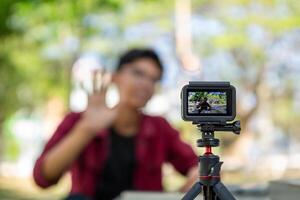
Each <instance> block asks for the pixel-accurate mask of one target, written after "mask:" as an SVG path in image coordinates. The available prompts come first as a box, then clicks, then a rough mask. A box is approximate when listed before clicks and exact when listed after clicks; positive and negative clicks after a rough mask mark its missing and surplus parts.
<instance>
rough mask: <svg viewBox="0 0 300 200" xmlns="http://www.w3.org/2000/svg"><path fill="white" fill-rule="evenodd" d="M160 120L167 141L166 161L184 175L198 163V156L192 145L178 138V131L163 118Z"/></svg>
mask: <svg viewBox="0 0 300 200" xmlns="http://www.w3.org/2000/svg"><path fill="white" fill-rule="evenodd" d="M162 121H163V122H162V123H163V125H162V126H163V131H164V134H165V136H166V138H165V139H166V143H167V161H168V162H170V163H171V164H172V165H173V166H174V167H175V169H176V170H177V171H178V172H180V173H181V174H183V175H186V174H187V173H188V171H189V169H191V168H192V167H195V166H197V165H198V157H197V155H196V154H195V152H194V151H193V149H192V147H191V146H190V145H188V144H187V143H185V142H184V141H182V140H181V139H180V137H179V132H178V131H177V130H175V129H174V128H172V127H171V125H170V124H169V123H168V122H167V121H166V120H165V119H163V120H162Z"/></svg>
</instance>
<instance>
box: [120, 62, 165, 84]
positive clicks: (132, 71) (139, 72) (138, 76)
mask: <svg viewBox="0 0 300 200" xmlns="http://www.w3.org/2000/svg"><path fill="white" fill-rule="evenodd" d="M124 70H125V68H124ZM126 71H128V72H129V73H130V74H131V75H133V76H134V78H136V79H138V80H139V81H142V80H148V81H150V82H151V83H152V84H156V83H158V82H159V81H160V77H159V78H157V77H153V76H150V75H148V74H147V73H145V72H143V71H142V70H140V69H137V68H135V67H134V66H132V67H128V68H127V69H126Z"/></svg>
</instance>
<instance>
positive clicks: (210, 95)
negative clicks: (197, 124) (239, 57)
mask: <svg viewBox="0 0 300 200" xmlns="http://www.w3.org/2000/svg"><path fill="white" fill-rule="evenodd" d="M226 100H227V95H226V92H218V91H214V92H213V91H193V92H192V91H189V92H188V114H192V115H195V114H196V115H197V114H199V115H201V114H204V115H210V114H227V101H226Z"/></svg>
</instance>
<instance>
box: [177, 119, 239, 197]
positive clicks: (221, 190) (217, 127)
mask: <svg viewBox="0 0 300 200" xmlns="http://www.w3.org/2000/svg"><path fill="white" fill-rule="evenodd" d="M197 127H198V129H199V130H200V131H201V132H202V138H201V139H199V140H198V141H197V146H198V147H205V153H204V154H203V155H202V156H199V167H200V169H199V171H200V176H199V179H200V181H199V182H197V183H195V184H194V185H193V187H192V188H191V189H190V190H189V191H188V192H187V193H186V194H185V195H184V197H183V198H182V200H192V199H195V198H196V197H197V196H198V195H199V193H200V192H201V191H203V200H235V198H234V197H233V195H232V194H231V193H230V192H229V191H228V189H227V188H226V187H225V185H224V184H223V183H222V182H221V181H220V179H221V176H220V171H221V166H222V164H223V162H220V157H219V156H217V155H214V154H213V153H212V147H217V146H219V140H218V139H216V138H214V131H230V132H233V133H235V134H239V133H240V131H241V126H240V122H239V121H236V122H233V123H229V124H226V123H225V124H221V123H216V124H214V123H203V124H198V125H197Z"/></svg>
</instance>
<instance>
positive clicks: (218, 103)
mask: <svg viewBox="0 0 300 200" xmlns="http://www.w3.org/2000/svg"><path fill="white" fill-rule="evenodd" d="M181 104H182V105H181V116H182V119H183V120H185V121H192V122H193V123H197V124H201V123H206V122H209V123H216V124H224V123H226V122H229V121H232V120H234V118H235V116H236V91H235V87H234V86H232V85H230V83H229V82H206V81H191V82H189V84H188V85H185V86H184V87H183V88H182V91H181Z"/></svg>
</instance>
